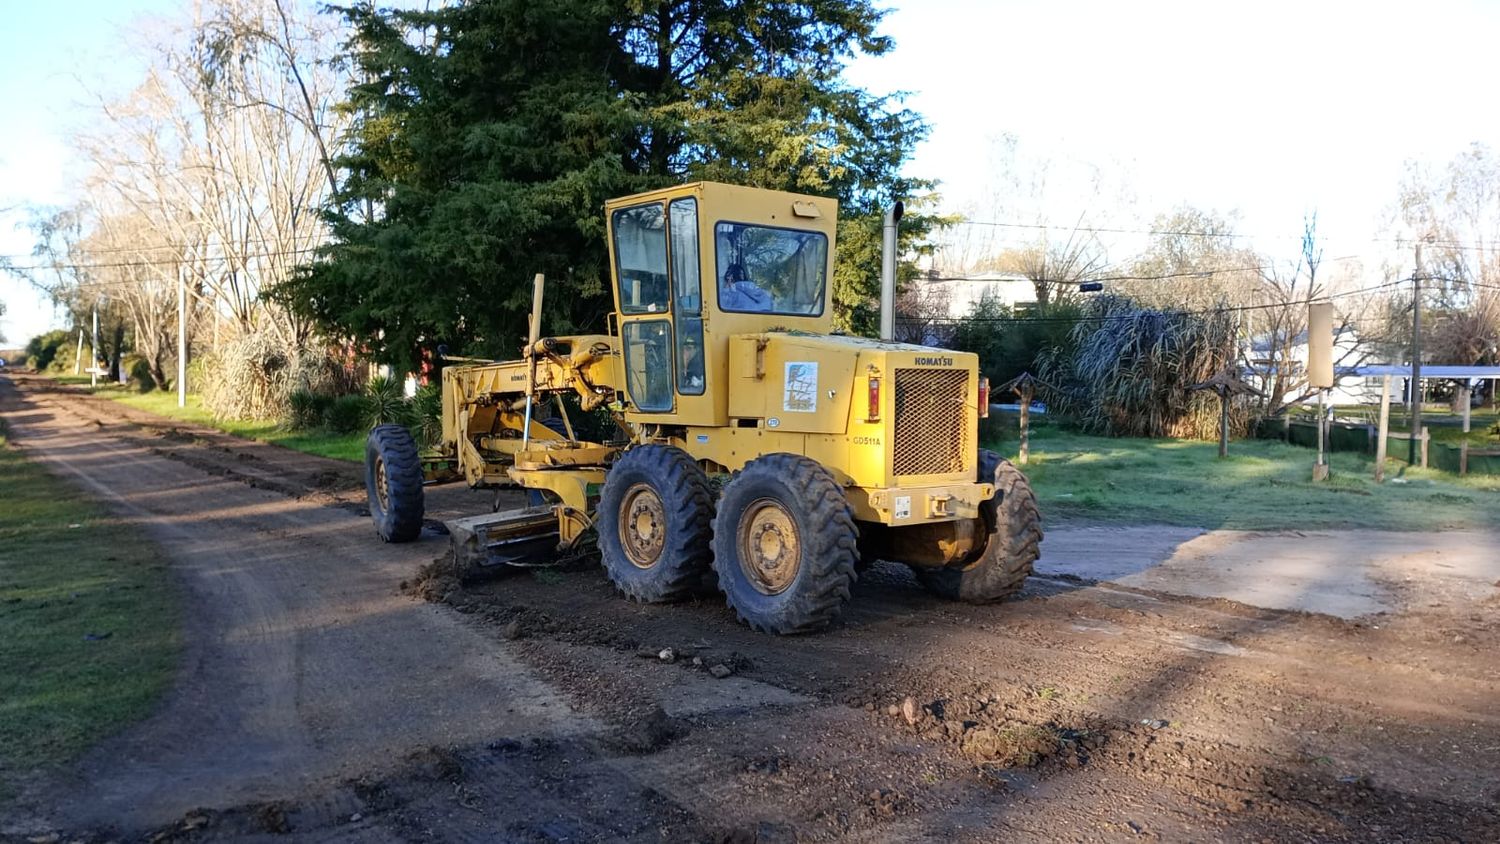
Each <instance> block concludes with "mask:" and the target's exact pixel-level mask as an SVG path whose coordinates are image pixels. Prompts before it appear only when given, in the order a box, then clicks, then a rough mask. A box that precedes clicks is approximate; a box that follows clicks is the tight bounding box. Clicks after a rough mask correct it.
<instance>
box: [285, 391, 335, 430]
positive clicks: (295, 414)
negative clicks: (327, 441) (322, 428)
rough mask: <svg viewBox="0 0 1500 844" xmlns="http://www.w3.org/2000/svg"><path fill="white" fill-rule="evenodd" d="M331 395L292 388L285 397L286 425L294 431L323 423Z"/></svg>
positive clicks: (331, 398)
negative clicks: (289, 393) (290, 392)
mask: <svg viewBox="0 0 1500 844" xmlns="http://www.w3.org/2000/svg"><path fill="white" fill-rule="evenodd" d="M331 404H333V396H330V395H325V394H323V393H315V392H313V391H312V390H293V391H292V394H291V395H290V396H288V397H287V415H286V426H287V427H288V428H291V429H292V430H294V431H306V430H308V429H310V428H316V427H318V426H319V425H322V424H323V419H324V417H325V416H326V415H327V414H328V407H329V405H331Z"/></svg>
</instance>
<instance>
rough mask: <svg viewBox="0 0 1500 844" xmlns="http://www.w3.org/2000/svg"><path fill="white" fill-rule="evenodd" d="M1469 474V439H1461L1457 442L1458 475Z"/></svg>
mask: <svg viewBox="0 0 1500 844" xmlns="http://www.w3.org/2000/svg"><path fill="white" fill-rule="evenodd" d="M1467 474H1469V441H1468V440H1461V441H1459V443H1458V476H1459V477H1460V478H1462V477H1463V476H1464V475H1467Z"/></svg>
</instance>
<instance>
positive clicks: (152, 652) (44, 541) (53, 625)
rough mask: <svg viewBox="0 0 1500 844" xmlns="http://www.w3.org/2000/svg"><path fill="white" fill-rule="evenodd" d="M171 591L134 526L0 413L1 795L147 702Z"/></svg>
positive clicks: (169, 638) (173, 661)
mask: <svg viewBox="0 0 1500 844" xmlns="http://www.w3.org/2000/svg"><path fill="white" fill-rule="evenodd" d="M178 599H179V595H178V590H177V587H176V584H175V583H174V582H173V580H172V577H171V574H170V572H169V571H168V570H167V566H166V564H165V563H163V562H162V561H161V557H160V555H159V554H158V553H157V552H156V551H155V549H154V548H153V547H152V545H151V544H150V542H148V541H147V540H146V539H145V537H144V536H142V535H141V534H140V532H139V531H138V530H137V529H135V528H134V527H132V526H130V525H127V524H123V523H121V522H120V521H119V520H117V519H114V518H112V517H110V516H109V515H108V514H106V513H105V512H104V511H103V509H102V508H101V507H100V506H99V505H97V504H95V503H94V502H92V501H89V500H87V499H84V498H82V497H81V496H80V495H79V493H78V491H77V490H76V489H74V488H72V487H70V486H68V485H66V484H64V483H63V482H62V481H61V480H59V479H57V478H55V477H53V476H52V475H49V474H47V473H46V472H44V471H43V470H42V469H41V467H40V466H38V465H37V464H35V463H32V462H30V461H28V460H27V459H26V458H25V457H24V456H23V455H22V454H21V452H19V451H17V450H16V449H15V448H13V447H12V446H11V445H10V443H9V442H7V441H6V438H5V433H4V428H3V425H0V666H4V668H3V670H0V801H3V800H5V799H7V798H9V797H11V796H13V795H14V792H15V790H16V789H17V788H18V787H19V785H20V784H21V782H22V781H24V780H25V779H26V778H27V777H28V776H30V775H31V774H32V773H33V772H34V771H36V770H38V769H40V768H44V767H47V766H51V765H56V764H59V763H63V762H66V761H68V760H70V759H73V758H75V757H76V756H77V755H78V754H79V753H81V752H82V751H83V750H84V749H85V748H87V747H88V746H89V745H91V744H93V743H94V742H97V741H98V740H99V739H101V738H104V737H105V736H107V735H109V734H110V733H112V732H114V731H116V730H118V729H120V728H121V727H123V726H124V725H126V724H128V723H130V722H131V721H134V720H137V719H139V718H141V717H143V716H145V715H146V714H147V713H148V712H149V711H150V710H151V708H152V706H153V705H154V704H155V703H156V701H157V699H158V698H159V697H160V696H161V694H162V693H163V692H165V691H166V689H167V687H168V686H169V685H170V684H171V682H172V676H173V674H174V672H175V671H176V668H177V662H178V653H179V648H180V633H179V628H178V619H179V616H178V611H179V607H178Z"/></svg>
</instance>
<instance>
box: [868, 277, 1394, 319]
mask: <svg viewBox="0 0 1500 844" xmlns="http://www.w3.org/2000/svg"><path fill="white" fill-rule="evenodd" d="M1408 281H1410V279H1405V278H1402V279H1397V280H1395V281H1387V282H1385V283H1383V284H1376V285H1373V286H1371V287H1362V288H1360V289H1358V290H1346V291H1343V292H1340V293H1330V294H1327V295H1325V296H1317V297H1314V298H1311V299H1303V300H1299V301H1296V302H1272V303H1269V304H1265V305H1236V306H1233V307H1223V308H1204V309H1202V310H1197V311H1158V310H1149V309H1148V310H1144V311H1141V312H1137V313H1133V314H1103V315H1100V316H1077V317H931V318H927V319H912V318H910V317H908V318H905V319H902V318H898V319H897V322H904V323H906V324H907V325H910V324H912V323H938V324H942V325H957V324H960V323H966V322H984V323H1038V324H1054V323H1055V324H1064V323H1066V324H1071V323H1076V322H1115V321H1121V320H1133V319H1140V318H1141V317H1142V316H1143V315H1145V314H1155V315H1160V316H1170V317H1180V316H1203V315H1205V314H1223V313H1239V312H1242V311H1264V310H1272V309H1275V308H1291V307H1297V306H1299V305H1309V304H1312V303H1314V302H1331V301H1333V300H1334V299H1343V298H1346V297H1349V296H1358V295H1359V294H1361V293H1371V292H1374V291H1377V290H1384V289H1387V288H1390V287H1395V286H1396V285H1399V284H1405V283H1406V282H1408Z"/></svg>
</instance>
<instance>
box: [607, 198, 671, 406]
mask: <svg viewBox="0 0 1500 844" xmlns="http://www.w3.org/2000/svg"><path fill="white" fill-rule="evenodd" d="M666 212H667V206H666V203H665V202H661V201H655V202H645V203H642V204H640V205H632V206H629V207H627V208H619V209H616V210H615V211H614V213H612V214H611V215H610V221H609V223H610V234H611V238H610V246H611V249H612V251H613V252H614V262H615V284H616V287H617V289H616V296H617V301H618V303H619V313H620V345H621V347H622V348H623V350H624V354H625V395H626V399H627V400H628V401H629V402H630V404H631V405H633V408H632V409H633V410H635V411H638V412H641V413H670V412H671V411H672V409H673V407H674V406H675V397H674V394H673V389H672V385H673V381H674V372H675V367H674V366H673V360H672V359H673V351H674V346H675V344H674V343H673V331H672V313H671V298H672V286H671V280H670V278H671V277H670V272H669V269H668V258H667V213H666Z"/></svg>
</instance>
